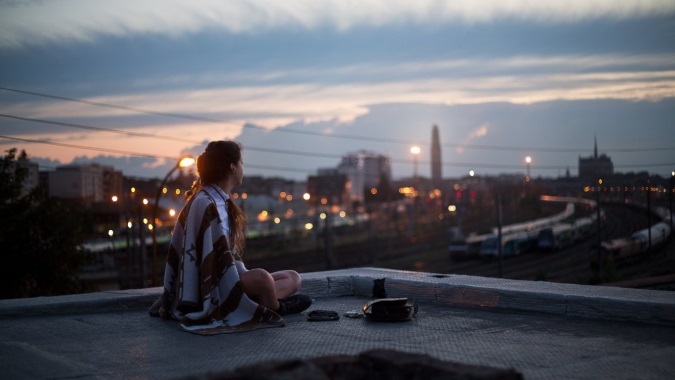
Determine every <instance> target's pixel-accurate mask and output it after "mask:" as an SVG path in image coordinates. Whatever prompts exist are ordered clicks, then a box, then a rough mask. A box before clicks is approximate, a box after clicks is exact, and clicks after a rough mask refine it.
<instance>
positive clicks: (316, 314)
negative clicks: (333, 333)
mask: <svg viewBox="0 0 675 380" xmlns="http://www.w3.org/2000/svg"><path fill="white" fill-rule="evenodd" d="M338 319H340V315H338V313H337V312H335V311H333V310H312V311H310V312H309V313H308V314H307V320H308V321H337V320H338Z"/></svg>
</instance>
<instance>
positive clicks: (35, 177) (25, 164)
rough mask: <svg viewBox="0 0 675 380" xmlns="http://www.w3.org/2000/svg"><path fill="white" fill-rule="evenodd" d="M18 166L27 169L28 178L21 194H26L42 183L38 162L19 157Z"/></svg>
mask: <svg viewBox="0 0 675 380" xmlns="http://www.w3.org/2000/svg"><path fill="white" fill-rule="evenodd" d="M16 166H17V167H21V168H24V169H26V178H24V180H23V184H22V186H21V196H22V197H23V196H26V195H28V193H30V192H31V190H33V189H34V188H36V187H38V186H39V185H40V170H39V167H38V164H37V163H35V162H31V161H30V160H24V159H18V160H16Z"/></svg>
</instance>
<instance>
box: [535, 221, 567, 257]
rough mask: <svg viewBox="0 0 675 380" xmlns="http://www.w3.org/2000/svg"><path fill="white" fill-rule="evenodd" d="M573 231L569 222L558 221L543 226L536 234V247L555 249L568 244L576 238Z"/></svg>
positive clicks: (544, 249) (546, 249)
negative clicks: (554, 223)
mask: <svg viewBox="0 0 675 380" xmlns="http://www.w3.org/2000/svg"><path fill="white" fill-rule="evenodd" d="M575 231H576V230H575V228H574V226H573V225H572V224H570V223H558V224H556V225H554V226H553V227H549V228H544V229H542V230H541V231H539V234H538V235H537V248H538V249H539V250H542V251H557V250H560V249H563V248H565V247H567V246H570V245H572V244H573V243H574V241H575V240H576V238H575Z"/></svg>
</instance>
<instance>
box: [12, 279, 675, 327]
mask: <svg viewBox="0 0 675 380" xmlns="http://www.w3.org/2000/svg"><path fill="white" fill-rule="evenodd" d="M302 278H303V287H302V290H301V291H302V292H303V293H305V294H308V295H310V296H311V297H313V298H322V297H341V296H363V297H373V285H374V281H375V280H376V279H385V281H384V291H385V292H386V295H387V296H388V297H410V298H414V299H416V300H417V301H418V302H430V303H440V304H443V305H447V306H453V307H464V308H466V307H470V308H480V309H499V310H514V311H526V312H539V313H547V314H555V315H563V316H572V317H581V318H590V319H607V320H624V321H632V322H643V323H658V324H668V325H675V297H674V296H673V293H672V292H667V291H657V290H643V289H626V288H616V287H603V286H585V285H573V284H558V283H550V282H534V281H518V280H504V279H495V278H486V277H476V276H464V275H443V274H433V273H419V272H409V271H398V270H390V269H380V268H354V269H343V270H336V271H326V272H312V273H303V274H302ZM160 293H161V288H159V287H157V288H149V289H134V290H124V291H109V292H99V293H89V294H79V295H68V296H58V297H37V298H28V299H12V300H0V317H3V316H26V315H43V314H67V313H83V312H91V313H95V312H108V311H112V310H116V311H119V310H127V309H129V310H131V309H134V310H137V309H146V308H148V307H149V306H150V305H151V304H152V303H153V302H154V301H155V300H156V299H157V297H159V295H160Z"/></svg>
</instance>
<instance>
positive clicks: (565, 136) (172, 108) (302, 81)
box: [0, 0, 675, 180]
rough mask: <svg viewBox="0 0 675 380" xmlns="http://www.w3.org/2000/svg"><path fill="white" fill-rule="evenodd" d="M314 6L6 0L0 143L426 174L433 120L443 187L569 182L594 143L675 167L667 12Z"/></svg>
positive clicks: (672, 15)
mask: <svg viewBox="0 0 675 380" xmlns="http://www.w3.org/2000/svg"><path fill="white" fill-rule="evenodd" d="M311 4H312V3H311V2H308V1H304V0H296V1H290V2H284V4H278V3H276V2H267V1H263V0H258V1H256V0H250V1H246V2H241V3H236V4H230V3H221V2H210V1H209V2H200V3H198V4H191V3H185V2H180V1H168V2H164V3H163V5H162V6H160V7H158V6H157V5H156V4H154V3H151V2H145V1H134V2H128V1H120V2H117V3H116V5H115V7H105V6H104V5H103V4H92V3H90V2H80V1H58V0H57V1H52V2H47V3H42V2H30V1H26V2H22V1H16V2H11V3H2V4H0V9H1V10H2V12H0V54H2V56H3V60H2V61H1V62H0V136H4V137H0V148H2V149H3V151H5V150H7V149H9V148H11V147H17V148H19V149H25V150H26V151H27V152H28V154H29V155H30V156H31V158H34V159H35V160H36V161H37V162H38V163H40V165H41V166H42V167H52V168H53V167H55V166H58V165H63V164H71V163H73V164H86V163H89V162H97V163H100V164H102V165H110V166H113V167H115V168H116V169H117V170H121V171H123V172H124V173H128V175H132V176H137V177H145V178H151V177H155V178H156V177H159V178H161V177H163V176H164V174H165V173H166V172H168V171H169V170H170V169H171V167H172V166H173V165H175V162H176V161H177V160H178V159H179V158H180V156H181V155H183V154H191V155H197V154H199V153H201V151H202V150H203V147H204V145H205V144H204V142H205V141H207V140H214V139H236V140H237V141H239V142H241V143H242V145H243V147H244V162H245V167H246V174H247V175H263V176H267V177H271V176H278V177H283V178H290V179H295V180H300V179H304V178H306V177H307V176H309V175H313V174H316V172H317V170H318V169H319V168H323V167H334V166H336V165H338V164H339V162H340V158H341V157H342V156H344V155H345V154H348V153H349V152H356V151H360V150H369V151H375V152H378V153H381V154H384V155H387V156H389V157H391V160H392V177H393V178H404V177H410V176H412V174H413V170H414V168H413V166H414V161H415V160H417V161H418V163H419V175H421V176H425V177H430V176H431V161H432V159H431V129H432V126H434V125H437V126H438V128H439V133H440V146H441V149H442V164H441V172H442V174H443V177H444V178H454V177H461V176H463V175H466V174H467V173H468V172H469V170H474V172H475V173H476V174H478V175H496V174H499V173H510V174H516V173H520V174H524V173H525V171H526V164H525V161H524V160H525V157H528V156H529V157H531V158H532V162H531V164H530V165H529V168H528V169H529V170H531V174H532V176H533V177H540V176H541V177H557V176H562V175H564V174H565V173H566V172H567V170H569V171H570V172H571V173H572V175H576V174H577V167H578V160H579V158H580V157H588V156H591V155H592V154H593V149H594V145H593V139H594V137H595V136H597V139H598V149H599V151H600V152H601V153H604V154H607V155H608V156H610V157H611V158H612V160H613V162H614V165H615V170H616V171H617V172H638V171H648V172H650V173H652V174H658V175H661V176H669V175H670V173H671V172H672V171H673V170H674V169H675V159H673V157H675V154H674V152H675V143H673V141H675V138H674V137H675V133H674V132H673V131H672V120H673V119H675V48H673V46H672V43H671V42H669V41H672V40H674V39H675V27H673V25H675V4H672V2H667V1H659V0H653V1H646V2H645V1H637V0H635V1H632V0H631V1H625V2H621V4H615V3H614V2H606V1H601V0H597V1H571V2H567V3H566V4H565V5H564V6H562V5H557V4H544V3H541V4H539V3H531V2H525V1H523V2H521V1H516V2H509V3H508V4H501V3H499V2H494V3H492V2H461V1H460V2H452V3H438V2H434V1H419V2H415V3H414V4H409V3H408V2H397V1H394V2H381V1H374V0H373V1H367V2H364V3H363V4H361V3H360V4H359V6H354V7H345V6H344V5H342V3H341V2H338V1H326V2H324V3H323V6H322V7H315V6H311ZM75 14H77V17H74V16H73V15H75ZM412 145H418V146H420V147H421V149H422V152H421V154H420V156H419V157H418V158H416V159H413V157H412V156H411V154H410V147H411V146H412Z"/></svg>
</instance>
